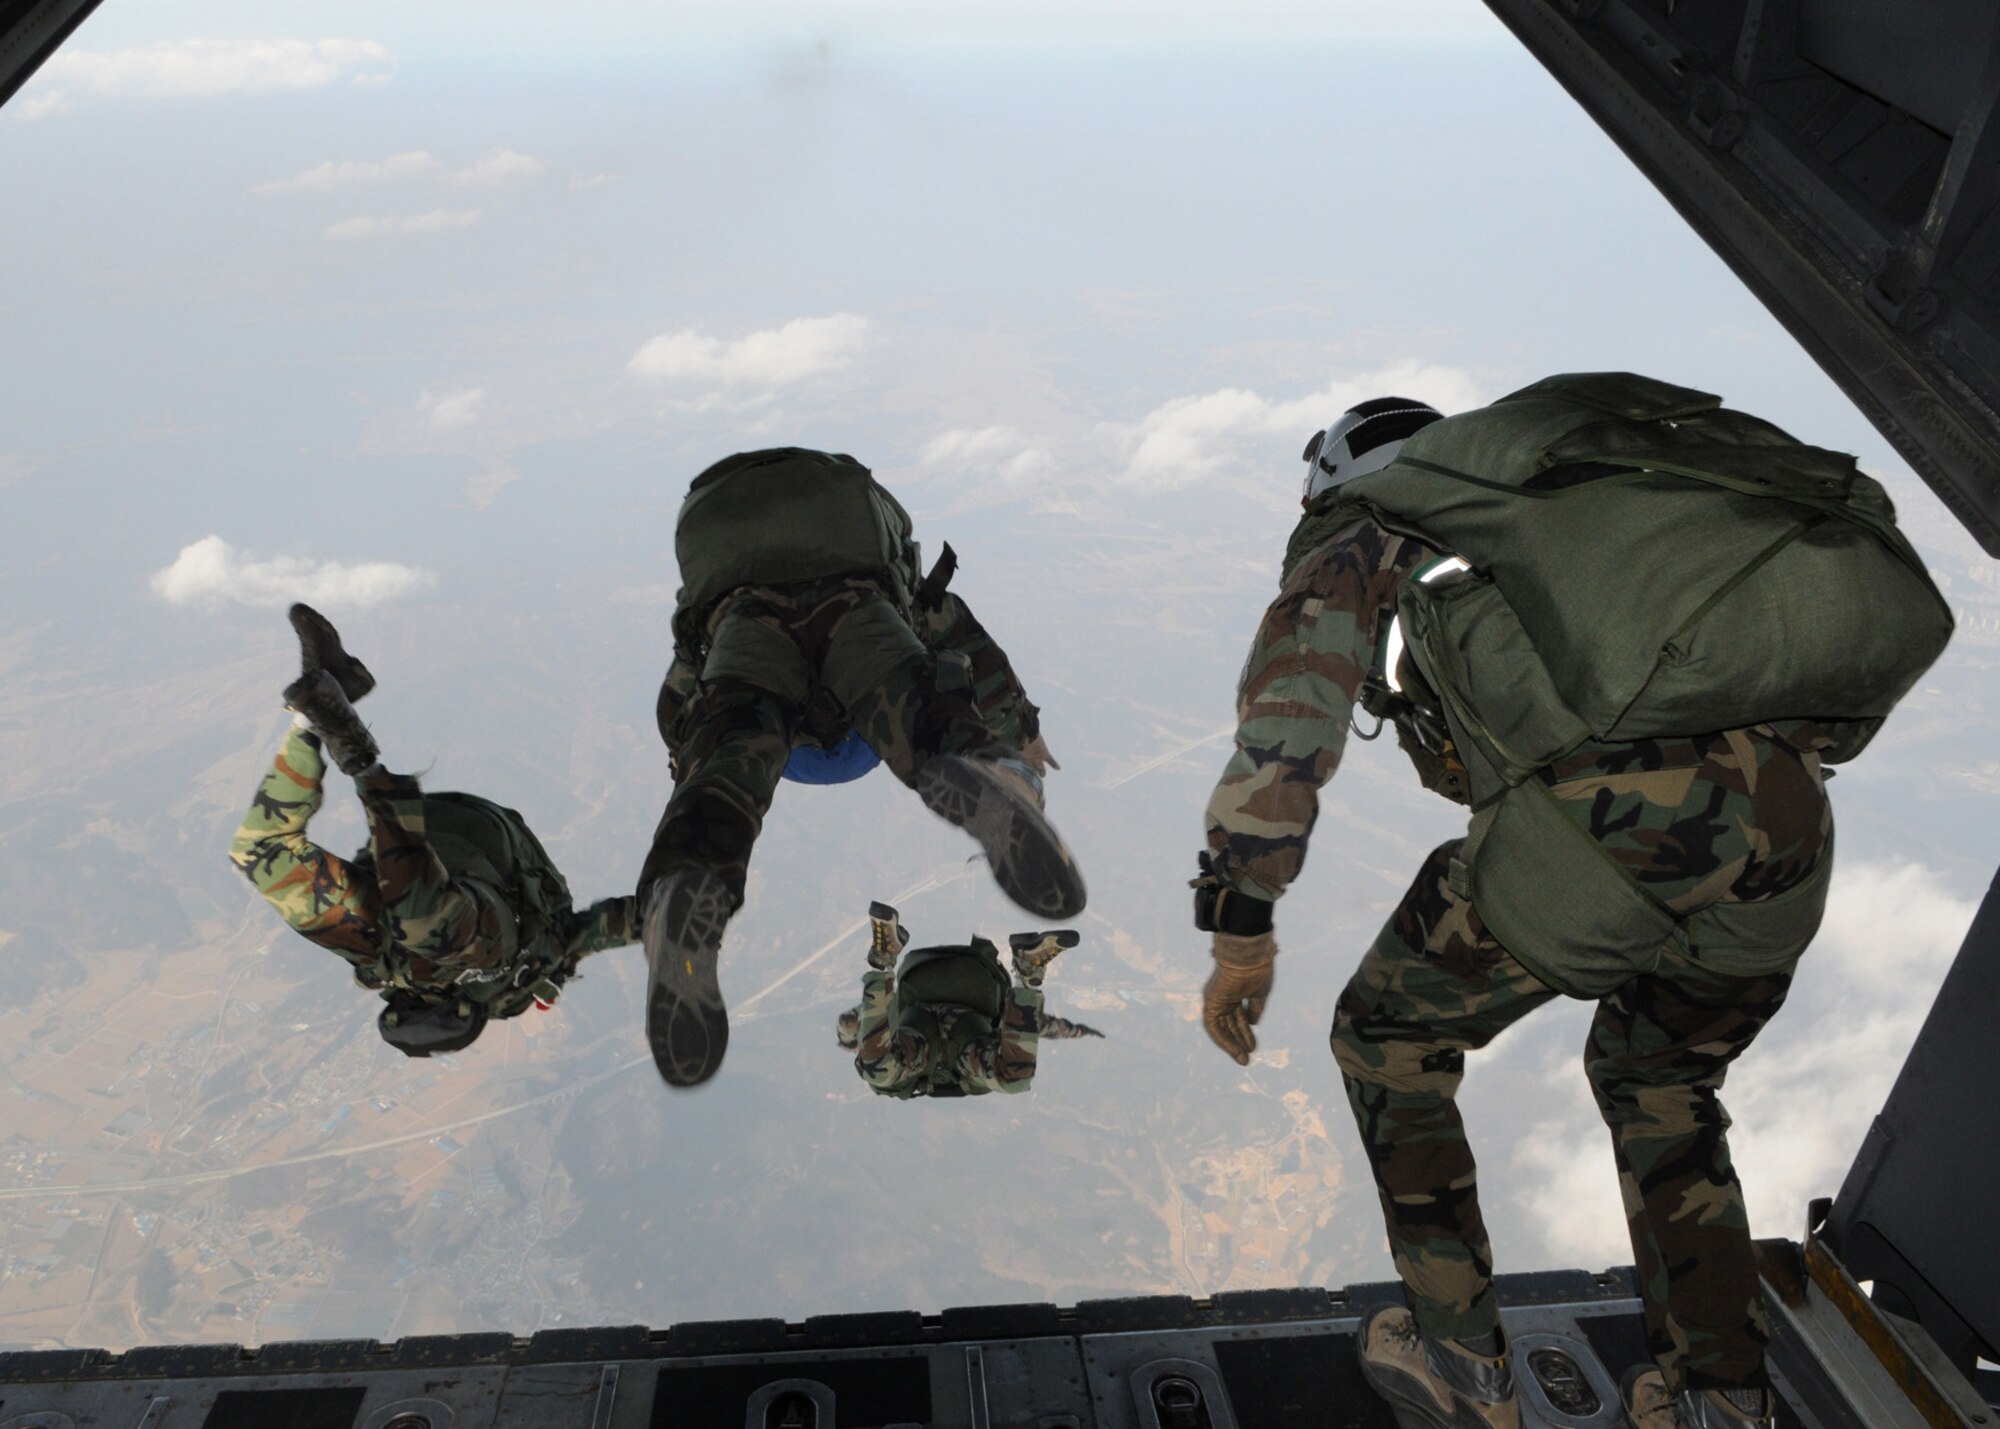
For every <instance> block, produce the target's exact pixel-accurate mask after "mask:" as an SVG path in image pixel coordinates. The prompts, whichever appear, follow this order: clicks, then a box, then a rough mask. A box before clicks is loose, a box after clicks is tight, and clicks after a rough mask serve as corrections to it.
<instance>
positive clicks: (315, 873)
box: [229, 728, 638, 1002]
mask: <svg viewBox="0 0 2000 1429" xmlns="http://www.w3.org/2000/svg"><path fill="white" fill-rule="evenodd" d="M325 774H326V762H325V759H324V758H323V756H322V754H321V751H320V742H319V740H318V739H317V738H315V737H314V736H313V735H312V734H310V733H308V732H307V731H305V730H302V729H298V728H294V729H293V730H292V731H291V733H290V734H288V735H287V736H286V737H285V743H284V746H283V747H282V748H281V749H280V750H279V751H278V757H277V759H276V761H275V762H274V763H273V764H272V766H271V770H270V772H269V773H268V774H266V775H265V776H264V780H263V783H262V784H261V785H259V786H258V789H257V794H256V797H255V798H254V799H253V800H252V802H251V805H250V812H249V813H248V815H247V816H245V818H244V820H243V825H242V827H241V828H239V829H238V830H237V831H236V838H235V840H234V841H233V842H232V843H231V845H230V848H229V858H230V861H231V862H232V863H234V864H235V865H236V866H237V867H238V868H239V869H241V870H242V871H243V873H244V876H245V877H247V878H248V879H249V880H250V882H251V885H252V886H253V887H255V888H256V890H257V891H258V892H259V893H261V894H263V895H264V897H265V899H266V900H267V901H268V902H269V903H270V904H271V906H272V907H274V908H276V909H277V910H278V912H279V913H280V914H281V915H283V917H284V919H285V922H286V923H288V924H290V925H291V926H292V927H293V928H295V929H296V930H298V931H299V932H300V933H302V934H304V935H305V936H306V937H307V938H309V939H311V940H312V941H313V942H315V943H317V944H319V945H320V946H321V947H323V948H327V949H329V950H331V951H333V952H335V953H338V954H339V955H340V956H341V957H342V958H344V959H346V960H347V962H348V963H349V964H350V965H351V966H352V967H353V969H354V976H355V980H356V981H358V982H359V983H360V984H361V985H362V986H363V987H367V988H375V989H384V988H403V989H408V990H411V991H415V992H419V993H432V994H435V993H443V992H446V991H450V992H452V993H455V994H456V995H458V996H460V997H466V998H470V999H471V1000H473V1001H475V1002H485V1001H487V1000H488V999H489V998H491V997H493V996H495V995H497V994H498V993H500V992H501V991H504V990H505V989H507V988H508V987H510V986H511V985H512V982H513V979H514V977H515V975H516V973H517V972H519V971H520V970H521V969H523V968H524V967H533V968H535V969H536V970H537V971H538V972H539V971H540V970H541V969H542V968H544V967H546V966H548V965H549V964H550V963H551V962H554V961H557V960H560V961H562V962H564V963H565V964H566V965H573V962H574V960H575V959H578V958H581V957H583V956H585V955H586V954H589V953H593V952H597V951H599V950H601V949H604V948H615V947H620V946H623V945H624V944H626V943H629V942H632V941H633V940H634V939H635V938H636V937H637V936H638V910H637V906H636V903H635V901H634V900H633V899H632V898H629V897H626V898H607V899H604V900H602V901H601V902H598V903H596V904H593V905H592V906H591V907H590V908H589V909H588V910H586V911H583V912H580V913H572V914H571V915H570V917H569V919H568V921H567V923H566V924H565V926H563V927H562V928H561V929H560V930H558V931H557V932H556V933H555V934H554V936H555V937H556V938H557V939H558V940H559V949H557V950H551V949H546V948H542V949H537V948H530V949H527V950H523V949H522V948H521V947H520V946H519V924H518V923H517V921H516V918H515V914H514V911H513V909H511V908H510V907H509V906H508V905H507V903H506V902H505V901H504V899H503V898H502V897H501V895H500V893H499V891H498V890H496V889H493V888H490V887H488V886H487V885H486V884H484V883H482V882H480V881H478V880H477V879H472V878H460V877H454V876H453V874H452V873H451V871H450V870H449V869H447V868H446V867H445V865H444V864H443V863H442V862H441V861H440V860H439V858H438V856H437V855H436V854H435V853H433V852H432V851H431V849H430V847H429V846H428V845H427V844H426V843H425V841H424V802H423V794H422V792H421V791H420V790H419V789H418V787H417V781H416V780H415V779H413V778H411V777H410V776H408V775H406V774H392V773H390V772H388V771H387V770H385V769H383V768H382V767H381V766H380V765H377V766H376V767H375V768H374V769H372V770H370V771H368V772H367V773H365V774H362V775H359V776H358V777H357V778H356V779H355V781H354V783H355V788H356V790H357V791H358V792H359V793H360V795H361V803H362V808H363V810H364V811H365V813H366V814H367V818H368V856H369V859H368V862H364V863H357V862H355V861H353V860H349V859H343V858H341V857H339V856H338V855H336V854H332V853H328V852H327V851H326V850H325V849H322V848H320V847H319V846H318V845H317V844H315V843H313V842H312V840H311V839H310V838H309V837H308V836H307V832H306V825H307V823H308V821H309V820H310V819H311V818H312V816H313V815H314V814H315V813H317V812H318V811H319V807H320V805H321V803H322V802H323V801H324V800H325V797H326V795H325V789H324V781H325ZM370 864H372V867H371V866H370ZM551 952H555V953H556V956H555V957H551V956H549V955H550V954H551Z"/></svg>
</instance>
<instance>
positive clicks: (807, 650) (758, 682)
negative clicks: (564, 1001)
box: [639, 447, 1084, 1087]
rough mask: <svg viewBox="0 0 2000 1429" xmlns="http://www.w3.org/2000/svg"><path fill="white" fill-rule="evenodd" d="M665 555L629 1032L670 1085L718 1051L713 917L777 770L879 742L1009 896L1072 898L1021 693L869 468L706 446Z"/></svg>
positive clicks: (862, 750)
mask: <svg viewBox="0 0 2000 1429" xmlns="http://www.w3.org/2000/svg"><path fill="white" fill-rule="evenodd" d="M674 553H675V555H676V557H677V558H678V559H679V562H680V572H681V589H680V596H679V600H678V602H677V604H676V607H675V610H674V620H673V629H674V662H673V665H672V667H671V668H670V669H669V670H668V672H667V677H666V680H665V682H664V683H663V685H662V687H661V690H660V699H659V708H658V719H659V726H660V736H661V738H662V739H664V740H665V741H666V745H667V749H668V753H669V755H670V757H671V760H672V765H673V769H674V780H675V783H674V792H673V796H672V798H671V799H670V800H669V801H668V803H667V808H666V812H665V813H664V814H663V815H662V816H661V819H660V824H659V828H658V829H657V830H656V831H655V833H654V835H653V846H652V849H651V851H650V852H649V853H648V854H647V856H646V862H645V866H644V868H643V869H642V870H641V872H640V875H639V898H640V906H641V908H642V909H644V910H645V915H644V916H645V943H646V957H647V962H648V964H649V965H650V968H651V984H650V987H649V991H648V995H647V1000H646V1035H647V1040H648V1042H649V1043H650V1044H651V1046H652V1050H653V1060H654V1062H655V1063H656V1064H657V1065H658V1067H659V1069H660V1075H661V1076H662V1077H663V1078H665V1079H666V1081H667V1082H668V1083H669V1084H670V1085H673V1086H678V1087H692V1086H697V1085H699V1084H700V1083H702V1082H705V1081H707V1080H708V1079H709V1078H710V1077H712V1076H714V1075H715V1072H716V1069H717V1068H718V1067H720V1066H721V1065H722V1057H723V1052H724V1049H725V1047H726V1046H727V1044H728V1038H729V1018H728V1013H727V1011H726V1010H725V1008H724V1006H723V1001H722V990H721V986H720V983H719V982H718V980H717V977H716V963H717V958H718V954H719V952H720V949H721V945H722V934H723V929H724V927H725V926H726V925H727V923H728V921H729V919H730V918H731V917H732V916H733V915H734V914H735V912H736V910H737V909H738V908H739V907H740V906H742V903H743V889H744V879H745V874H746V871H747V869H748V866H749V862H750V850H751V847H752V846H753V845H754V844H755V842H756V839H757V835H758V832H759V831H760V830H761V829H762V827H763V821H764V814H765V811H766V810H768V809H769V808H770V805H771V798H772V795H773V794H774V792H775V791H776V789H777V786H778V781H779V779H780V778H781V777H783V776H784V774H785V773H786V772H787V770H788V768H789V769H790V770H791V771H792V772H793V773H794V775H795V777H805V778H808V779H818V780H820V781H822V782H824V781H825V780H826V779H829V778H832V779H838V778H841V777H851V776H852V775H853V774H854V773H857V772H866V770H867V768H868V767H869V765H871V764H872V763H873V762H874V760H875V758H877V757H879V758H880V760H881V761H882V762H884V763H886V764H887V765H888V766H889V768H890V770H891V771H892V772H893V773H894V774H895V776H896V777H897V778H898V779H900V780H902V782H903V783H905V784H907V785H909V786H910V787H911V788H912V789H914V790H916V792H917V794H918V796H919V797H920V798H922V800H923V801H924V804H925V806H926V807H927V808H929V809H930V810H931V811H932V812H933V813H935V814H938V815H939V816H940V817H942V818H944V819H945V820H946V821H948V822H950V823H952V824H955V825H957V826H958V827H960V828H962V829H964V830H965V831H966V832H967V833H969V834H971V835H972V837H973V838H975V839H976V840H978V842H979V844H980V847H981V848H982V849H984V850H985V853H986V859H987V863H988V864H989V866H990V867H991V869H992V872H993V877H994V879H995V881H996V882H998V883H999V885H1000V888H1001V890H1002V891H1003V892H1004V893H1006V895H1007V896H1008V897H1009V898H1011V899H1013V900H1014V901H1015V902H1016V903H1018V904H1020V905H1021V906H1022V907H1023V908H1026V909H1028V910H1029V911H1030V912H1032V913H1035V914H1038V915H1039V916H1042V917H1045V918H1068V917H1071V916H1073V915H1074V914H1076V913H1077V912H1079V911H1081V910H1082V908H1083V903H1084V888H1083V878H1082V875H1081V874H1080V873H1078V871H1077V868H1076V864H1075V861H1074V860H1073V859H1072V858H1071V857H1070V854H1069V850H1068V849H1067V848H1066V847H1065V846H1064V845H1063V842H1062V839H1061V838H1060V837H1059V836H1058V835H1057V834H1056V831H1055V829H1054V828H1053V827H1052V826H1051V825H1050V824H1049V822H1048V820H1047V818H1045V817H1044V816H1043V813H1042V788H1041V772H1042V770H1044V769H1046V768H1048V767H1049V766H1050V764H1051V761H1050V760H1049V759H1048V750H1047V746H1046V745H1045V744H1044V743H1043V742H1042V740H1041V739H1040V737H1039V732H1038V729H1037V727H1036V724H1035V711H1034V706H1033V705H1031V704H1028V703H1027V700H1026V697H1025V696H1024V695H1022V694H1021V693H1020V686H1019V684H1018V682H1016V681H1015V679H1014V677H1013V672H1012V670H1011V668H1010V667H1009V666H1008V664H1007V660H1006V657H1005V656H1004V655H1003V654H1002V653H1001V652H1000V651H999V649H998V647H997V646H995V645H994V644H993V643H992V641H991V640H990V639H989V638H988V637H987V636H986V634H985V632H984V631H983V630H982V629H981V628H980V627H979V623H978V622H977V621H976V620H974V619H973V618H972V615H971V612H970V611H969V610H967V609H966V608H965V606H964V603H963V602H961V601H959V600H957V599H956V597H953V596H951V595H949V594H947V593H946V592H945V591H944V589H943V587H944V584H945V582H946V581H948V580H949V578H950V569H951V558H950V555H949V548H948V547H947V548H946V556H945V558H944V559H943V560H941V561H940V562H939V564H938V567H937V569H935V570H934V571H933V572H932V573H931V575H929V576H928V577H927V576H925V575H924V573H923V571H922V569H921V567H920V565H919V563H918V552H917V545H916V542H915V541H914V540H913V539H912V533H911V525H910V517H909V513H907V512H906V511H904V510H903V508H902V506H901V504H899V503H898V502H897V500H896V499H895V497H893V496H891V495H890V494H889V493H888V492H887V491H885V490H884V489H883V488H882V487H881V486H880V485H879V484H878V483H877V482H876V481H875V479H874V478H873V477H872V476H871V475H870V474H869V472H868V469H867V468H866V467H864V466H862V465H861V464H860V463H859V462H857V461H855V460H854V459H853V458H852V457H848V456H838V455H831V454H828V453H825V452H816V451H807V450H804V449H802V448H799V447H780V448H775V449H771V450H766V451H754V452H743V453H739V454H738V455H736V456H732V457H729V458H727V459H726V460H723V461H720V462H717V463H716V464H715V465H714V466H712V467H710V468H709V469H708V470H707V471H705V472H703V473H702V474H701V475H700V476H698V477H696V478H695V480H694V484H693V486H692V487H691V488H690V489H689V491H688V495H687V500H686V501H685V502H684V503H683V504H682V506H681V510H680V516H679V518H678V520H677V521H676V522H675V526H674ZM802 747H803V749H805V750H811V751H816V752H818V753H819V754H820V755H822V756H823V758H822V760H821V761H820V763H819V764H818V765H817V766H814V767H811V768H802V767H801V762H800V761H799V759H798V753H799V752H801V750H802ZM827 764H831V765H832V766H834V767H833V769H832V770H831V771H829V770H828V769H827V768H826V767H825V766H826V765H827Z"/></svg>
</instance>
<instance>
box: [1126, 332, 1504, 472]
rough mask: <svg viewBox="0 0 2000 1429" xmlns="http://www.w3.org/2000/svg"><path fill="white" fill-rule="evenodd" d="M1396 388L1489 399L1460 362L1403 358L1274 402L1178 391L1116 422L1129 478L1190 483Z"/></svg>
mask: <svg viewBox="0 0 2000 1429" xmlns="http://www.w3.org/2000/svg"><path fill="white" fill-rule="evenodd" d="M1390 393H1393V394H1395V395H1397V396H1402V397H1414V398H1417V399H1418V400H1420V401H1425V402H1429V403H1430V404H1431V405H1432V406H1434V407H1436V408H1438V409H1439V410H1440V411H1444V412H1457V411H1463V410H1465V409H1466V408H1468V407H1477V406H1480V405H1482V404H1484V403H1485V402H1487V401H1489V400H1491V395H1490V394H1489V393H1488V392H1487V390H1486V388H1485V385H1484V384H1483V383H1481V382H1480V381H1478V380H1477V379H1476V378H1474V377H1473V376H1472V375H1471V374H1470V373H1467V372H1464V371H1462V370H1460V369H1458V368H1455V367H1442V366H1437V365H1434V364H1430V363H1421V362H1400V363H1396V364H1394V365H1392V366H1389V367H1386V368H1383V369H1382V370H1381V371H1379V372H1374V373H1368V374H1364V375H1361V376H1357V377H1350V378H1335V379H1334V380H1333V381H1331V382H1329V383H1328V384H1327V385H1326V386H1325V387H1322V388H1321V389H1320V390H1319V391H1317V392H1314V393H1312V394H1310V395H1309V396H1305V397H1298V398H1293V399H1291V400H1289V401H1276V400H1273V399H1271V398H1268V397H1264V396H1261V395H1260V394H1258V393H1256V392H1252V391H1250V390H1249V389H1248V388H1243V387H1225V388H1223V389H1221V390H1219V391H1215V392H1209V393H1205V394H1203V395H1201V396H1198V397H1176V398H1174V399H1173V400H1172V401H1169V402H1165V403H1163V404H1161V405H1160V406H1158V407H1155V408H1154V409H1153V410H1152V411H1151V412H1148V413H1147V414H1146V415H1145V416H1144V417H1141V418H1140V419H1139V420H1138V421H1137V422H1134V423H1131V424H1129V425H1124V426H1116V427H1114V428H1113V432H1112V435H1113V437H1114V439H1115V440H1116V441H1117V443H1118V445H1119V447H1120V448H1121V450H1122V454H1123V456H1124V460H1125V468H1124V477H1125V479H1126V480H1129V481H1135V482H1146V483H1148V484H1150V485H1154V486H1166V487H1177V486H1188V485H1192V484H1193V483H1195V482H1198V481H1201V480H1203V479H1205V478H1207V477H1209V476H1212V475H1214V474H1216V473H1217V472H1219V471H1221V470H1223V469H1225V468H1228V467H1234V466H1239V465H1244V464H1250V463H1254V462H1261V461H1264V460H1266V459H1268V458H1270V457H1271V456H1273V455H1274V454H1275V451H1276V447H1274V446H1273V442H1274V441H1275V439H1278V438H1283V442H1278V443H1277V446H1282V445H1284V444H1285V443H1289V444H1290V446H1291V448H1292V450H1291V451H1290V452H1287V453H1285V454H1286V455H1287V456H1290V455H1295V454H1296V452H1297V450H1298V449H1300V448H1302V447H1303V446H1304V445H1305V442H1306V438H1308V437H1310V436H1311V435H1312V434H1313V432H1315V431H1317V430H1318V429H1320V428H1321V427H1324V426H1325V425H1326V424H1327V423H1328V422H1330V421H1332V420H1333V418H1334V417H1336V416H1338V415H1339V414H1340V413H1341V412H1343V411H1345V410H1346V409H1347V408H1349V407H1351V406H1353V405H1354V404H1355V403H1356V402H1361V401H1365V400H1366V399H1368V398H1370V397H1380V396H1383V395H1386V394H1390Z"/></svg>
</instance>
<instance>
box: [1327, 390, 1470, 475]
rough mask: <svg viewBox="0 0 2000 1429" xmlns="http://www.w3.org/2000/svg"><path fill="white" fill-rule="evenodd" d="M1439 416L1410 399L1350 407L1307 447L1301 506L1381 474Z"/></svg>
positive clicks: (1379, 399)
mask: <svg viewBox="0 0 2000 1429" xmlns="http://www.w3.org/2000/svg"><path fill="white" fill-rule="evenodd" d="M1443 417H1444V413H1442V412H1440V411H1439V410H1438V409H1437V408H1435V407H1432V406H1430V405H1428V404H1427V403H1423V402H1418V401H1415V400H1413V399H1412V398H1409V397H1371V398H1370V399H1369V400H1368V401H1366V402H1362V403H1360V404H1359V405H1357V406H1353V407H1349V408H1348V409H1347V410H1346V411H1345V412H1342V413H1341V414H1340V419H1339V420H1338V421H1336V422H1335V423H1334V424H1333V425H1332V426H1330V427H1328V428H1327V429H1326V430H1325V431H1323V432H1315V433H1314V434H1313V439H1312V440H1311V441H1309V442H1307V443H1306V450H1305V463H1306V483H1305V498H1304V499H1305V500H1306V501H1311V500H1312V499H1313V498H1314V497H1315V496H1317V495H1319V494H1320V493H1321V492H1322V491H1326V490H1328V489H1329V488H1331V487H1335V486H1339V485H1340V484H1341V483H1342V482H1344V481H1352V480H1353V479H1354V478H1355V477H1357V476H1366V475H1368V473H1369V472H1371V471H1380V470H1381V469H1382V468H1383V467H1385V466H1387V465H1388V464H1389V463H1390V462H1392V461H1394V460H1395V459H1396V453H1397V452H1399V451H1401V450H1402V449H1403V443H1404V442H1405V441H1406V440H1407V439H1408V438H1409V437H1410V435H1411V434H1412V433H1414V432H1417V431H1419V430H1421V429H1422V428H1424V427H1428V426H1429V425H1430V424H1431V423H1432V422H1436V421H1441V420H1442V419H1443Z"/></svg>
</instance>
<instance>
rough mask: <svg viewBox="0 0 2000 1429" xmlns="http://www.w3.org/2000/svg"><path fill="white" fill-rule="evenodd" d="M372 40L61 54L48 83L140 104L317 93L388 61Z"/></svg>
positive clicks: (165, 45)
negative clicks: (209, 97)
mask: <svg viewBox="0 0 2000 1429" xmlns="http://www.w3.org/2000/svg"><path fill="white" fill-rule="evenodd" d="M389 59H390V56H389V50H388V48H387V46H384V45H381V44H378V43H376V42H375V41H373V40H174V41H163V42H161V43H159V44H152V45H138V46H134V47H132V48H130V49H122V50H73V49H67V48H65V49H62V50H59V51H58V52H57V53H56V55H55V57H54V58H53V59H51V60H50V61H49V62H48V64H47V65H45V66H44V67H43V70H42V77H43V78H44V79H45V80H46V81H47V82H49V83H51V84H58V85H61V84H68V85H74V86H77V87H79V88H81V89H83V90H84V91H86V92H88V93H90V94H97V95H116V96H121V97H129V98H138V99H164V98H178V97H183V96H190V95H216V94H262V93H268V92H270V91H273V90H287V89H318V88H320V87H321V86H324V85H328V84H332V83H333V82H334V81H335V80H337V79H339V78H341V77H342V76H343V75H350V76H351V75H356V74H357V73H361V72H367V71H370V70H372V69H373V68H374V67H376V66H380V65H384V64H387V63H388V62H389Z"/></svg>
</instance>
